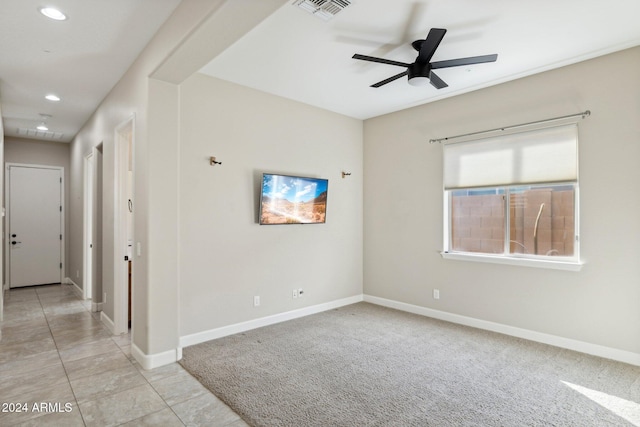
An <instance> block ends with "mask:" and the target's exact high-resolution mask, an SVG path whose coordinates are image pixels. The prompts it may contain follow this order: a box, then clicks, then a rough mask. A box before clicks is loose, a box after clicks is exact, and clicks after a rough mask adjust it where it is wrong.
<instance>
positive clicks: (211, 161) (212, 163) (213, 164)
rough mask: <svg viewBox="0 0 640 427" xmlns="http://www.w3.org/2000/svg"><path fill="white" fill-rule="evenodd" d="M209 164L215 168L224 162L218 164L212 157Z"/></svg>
mask: <svg viewBox="0 0 640 427" xmlns="http://www.w3.org/2000/svg"><path fill="white" fill-rule="evenodd" d="M209 164H210V165H211V166H215V165H221V164H222V162H216V158H215V157H213V156H212V157H210V158H209Z"/></svg>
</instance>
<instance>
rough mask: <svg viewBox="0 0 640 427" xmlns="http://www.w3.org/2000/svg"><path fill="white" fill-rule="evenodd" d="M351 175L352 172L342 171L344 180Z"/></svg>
mask: <svg viewBox="0 0 640 427" xmlns="http://www.w3.org/2000/svg"><path fill="white" fill-rule="evenodd" d="M349 175H351V172H345V171H342V178H343V179H344V177H346V176H349Z"/></svg>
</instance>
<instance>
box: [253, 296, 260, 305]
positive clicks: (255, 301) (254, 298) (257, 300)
mask: <svg viewBox="0 0 640 427" xmlns="http://www.w3.org/2000/svg"><path fill="white" fill-rule="evenodd" d="M259 305H260V296H259V295H256V296H254V297H253V306H254V307H258V306H259Z"/></svg>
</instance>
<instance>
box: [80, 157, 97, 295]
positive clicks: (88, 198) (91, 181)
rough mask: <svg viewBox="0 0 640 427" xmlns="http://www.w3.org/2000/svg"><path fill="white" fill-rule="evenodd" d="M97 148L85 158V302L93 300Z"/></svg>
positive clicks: (83, 254) (83, 278)
mask: <svg viewBox="0 0 640 427" xmlns="http://www.w3.org/2000/svg"><path fill="white" fill-rule="evenodd" d="M95 151H96V149H95V148H92V149H91V152H90V153H89V154H87V155H86V156H85V157H84V181H83V182H84V207H83V220H84V221H83V224H84V227H83V230H82V231H83V233H82V234H83V236H82V244H83V246H82V247H83V249H82V291H83V298H84V299H85V300H87V299H92V298H93V294H92V289H93V281H94V280H93V279H94V274H93V272H94V269H95V267H96V266H95V260H94V255H93V254H94V253H95V251H94V249H95V248H93V245H94V243H95V240H96V239H95V236H96V234H95V226H96V224H95V223H96V221H95V214H96V212H95V203H94V200H95V197H96V195H95V191H94V190H95V180H96V164H95V159H96V156H95Z"/></svg>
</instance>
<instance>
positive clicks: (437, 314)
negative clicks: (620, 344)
mask: <svg viewBox="0 0 640 427" xmlns="http://www.w3.org/2000/svg"><path fill="white" fill-rule="evenodd" d="M364 301H366V302H369V303H372V304H376V305H381V306H384V307H389V308H395V309H396V310H401V311H406V312H408V313H413V314H419V315H422V316H426V317H432V318H434V319H440V320H445V321H447V322H451V323H457V324H460V325H465V326H471V327H474V328H479V329H484V330H487V331H493V332H498V333H501V334H505V335H510V336H513V337H518V338H524V339H527V340H530V341H536V342H539V343H543V344H549V345H552V346H555V347H561V348H566V349H568V350H574V351H579V352H581V353H586V354H591V355H593V356H599V357H604V358H606V359H612V360H617V361H619V362H624V363H629V364H631V365H636V366H640V354H638V353H633V352H630V351H625V350H619V349H616V348H611V347H605V346H602V345H598V344H591V343H587V342H584V341H578V340H574V339H571V338H564V337H559V336H556V335H550V334H545V333H542V332H536V331H531V330H528V329H522V328H517V327H515V326H509V325H504V324H501V323H495V322H489V321H487V320H481V319H476V318H473V317H467V316H461V315H459V314H453V313H447V312H445V311H440V310H434V309H432V308H426V307H420V306H417V305H413V304H407V303H404V302H399V301H394V300H389V299H385V298H379V297H374V296H371V295H364Z"/></svg>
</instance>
